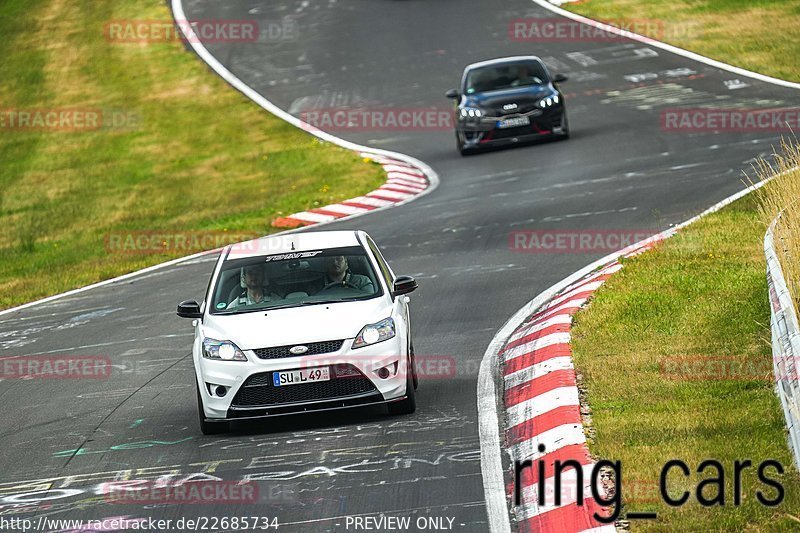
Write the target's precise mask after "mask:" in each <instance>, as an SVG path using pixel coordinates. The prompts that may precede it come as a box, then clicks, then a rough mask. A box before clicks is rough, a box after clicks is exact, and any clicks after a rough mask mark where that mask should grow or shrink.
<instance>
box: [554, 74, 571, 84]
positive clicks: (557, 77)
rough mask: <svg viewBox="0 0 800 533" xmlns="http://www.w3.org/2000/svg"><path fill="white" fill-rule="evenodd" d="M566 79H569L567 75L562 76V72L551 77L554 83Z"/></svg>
mask: <svg viewBox="0 0 800 533" xmlns="http://www.w3.org/2000/svg"><path fill="white" fill-rule="evenodd" d="M568 79H569V78H568V77H566V76H564V75H563V74H556V75H555V76H554V77H553V82H554V83H561V82H562V81H567V80H568Z"/></svg>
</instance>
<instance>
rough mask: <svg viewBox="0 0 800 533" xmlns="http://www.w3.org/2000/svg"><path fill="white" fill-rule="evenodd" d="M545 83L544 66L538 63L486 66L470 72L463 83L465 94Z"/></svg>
mask: <svg viewBox="0 0 800 533" xmlns="http://www.w3.org/2000/svg"><path fill="white" fill-rule="evenodd" d="M546 82H547V73H546V71H545V69H544V66H543V65H542V64H541V63H539V62H538V61H533V60H530V61H520V62H515V63H502V64H499V65H488V66H485V67H478V68H474V69H472V70H470V71H469V72H468V73H467V78H466V80H465V83H464V87H465V89H464V92H465V93H466V94H474V93H482V92H488V91H500V90H503V89H513V88H515V87H528V86H532V85H542V84H543V83H546Z"/></svg>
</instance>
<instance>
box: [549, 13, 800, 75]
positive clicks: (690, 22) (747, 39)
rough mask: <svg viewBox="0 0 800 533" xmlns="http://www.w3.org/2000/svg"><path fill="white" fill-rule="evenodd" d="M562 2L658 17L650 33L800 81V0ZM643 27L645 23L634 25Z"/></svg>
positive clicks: (617, 16) (615, 16) (610, 16)
mask: <svg viewBox="0 0 800 533" xmlns="http://www.w3.org/2000/svg"><path fill="white" fill-rule="evenodd" d="M562 7H564V8H566V9H569V10H570V11H573V12H575V13H579V14H581V15H584V16H587V17H590V18H593V19H596V20H607V21H610V22H612V23H613V22H614V21H620V20H632V19H633V20H637V19H638V20H640V21H643V20H650V21H658V22H659V23H660V24H659V25H658V26H656V27H658V28H659V29H658V30H656V31H655V32H654V33H653V32H651V34H650V35H648V36H649V37H653V38H656V39H659V40H663V41H666V42H668V43H670V44H674V45H676V46H680V47H681V48H685V49H687V50H692V51H693V52H698V53H700V54H703V55H706V56H708V57H711V58H714V59H717V60H720V61H724V62H726V63H731V64H733V65H736V66H739V67H743V68H746V69H748V70H753V71H755V72H759V73H762V74H767V75H769V76H775V77H777V78H781V79H786V80H793V81H800V64H798V62H797V58H798V57H800V25H799V24H797V21H798V18H799V17H800V2H797V0H755V1H749V0H678V1H674V0H584V1H583V2H581V3H577V4H564V5H563V6H562ZM617 25H619V24H617ZM640 27H641V28H643V27H645V24H643V23H640V24H637V25H634V26H633V28H632V29H634V31H636V30H635V28H640ZM637 33H639V32H638V31H637Z"/></svg>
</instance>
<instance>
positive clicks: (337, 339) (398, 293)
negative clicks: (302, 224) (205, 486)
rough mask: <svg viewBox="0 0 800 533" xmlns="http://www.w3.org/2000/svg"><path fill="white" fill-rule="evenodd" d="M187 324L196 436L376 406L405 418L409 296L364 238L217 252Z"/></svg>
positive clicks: (296, 238)
mask: <svg viewBox="0 0 800 533" xmlns="http://www.w3.org/2000/svg"><path fill="white" fill-rule="evenodd" d="M208 287H209V289H208V291H207V294H206V297H205V300H204V301H203V302H202V304H198V303H197V302H195V301H185V302H181V304H180V305H178V316H181V317H184V318H194V319H196V320H195V321H194V327H195V338H194V347H193V356H194V367H195V374H196V377H197V401H198V410H199V414H200V427H201V429H202V431H203V433H206V434H212V433H220V432H224V431H227V429H228V427H229V422H230V421H231V420H240V419H248V418H258V417H265V416H274V415H282V414H290V413H298V412H312V411H324V410H330V409H341V408H345V407H356V406H362V405H369V404H377V403H385V404H387V407H388V409H389V413H390V414H407V413H413V412H414V410H415V407H416V406H415V400H414V389H415V388H416V385H417V378H416V375H415V372H414V365H413V356H414V349H413V344H412V342H411V324H410V322H409V314H408V301H409V298H408V296H405V295H406V294H408V293H410V292H412V291H413V290H415V289H416V288H417V283H416V281H414V279H413V278H411V277H409V276H395V275H394V273H393V272H392V269H391V268H390V267H389V265H388V264H387V263H386V261H385V260H384V258H383V256H382V255H381V253H380V251H379V250H378V247H377V246H376V245H375V243H374V242H373V241H372V239H371V238H370V237H369V235H367V234H366V233H365V232H363V231H320V232H308V233H296V234H290V235H282V236H276V237H263V238H261V239H255V240H252V241H247V242H244V243H238V244H234V245H231V246H227V247H226V248H225V249H223V251H222V253H221V254H220V257H219V260H218V261H217V263H216V266H215V268H214V273H213V275H212V277H211V281H210V283H209V285H208Z"/></svg>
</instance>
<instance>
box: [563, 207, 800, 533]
mask: <svg viewBox="0 0 800 533" xmlns="http://www.w3.org/2000/svg"><path fill="white" fill-rule="evenodd" d="M764 231H765V227H764V225H763V223H762V222H761V219H760V217H759V213H758V211H757V209H756V199H755V198H754V197H753V195H750V196H748V197H746V198H744V199H742V200H739V201H738V202H736V203H734V204H732V205H731V206H729V207H727V208H725V209H724V210H722V211H720V212H718V213H716V214H713V215H710V216H708V217H705V218H703V219H702V220H700V221H699V222H697V223H696V224H694V225H692V226H690V227H689V228H687V229H685V230H683V231H682V232H681V233H680V234H679V235H677V236H676V237H673V238H672V239H669V240H667V241H666V242H665V243H663V244H661V245H660V246H659V247H658V248H656V249H655V250H653V251H650V252H647V253H645V254H643V255H641V256H639V257H637V258H634V259H630V260H626V261H625V267H624V268H623V269H622V270H621V271H620V272H619V273H617V274H615V275H614V276H613V277H612V278H611V279H610V280H609V281H608V282H607V283H606V284H605V285H604V286H603V287H602V288H601V289H600V290H599V291H598V293H597V295H596V297H595V298H594V300H593V301H592V303H591V305H590V306H589V307H588V308H587V309H585V310H582V311H580V312H579V313H578V315H577V317H576V326H575V328H574V330H573V349H574V354H575V361H576V367H577V368H578V369H579V371H580V373H581V374H582V387H584V388H585V389H586V390H587V401H588V404H589V405H590V406H591V408H592V425H593V427H594V428H595V430H596V434H595V436H594V438H593V440H592V441H591V442H590V450H591V451H592V453H594V454H596V455H597V456H599V457H603V458H608V459H612V460H620V461H621V462H622V469H623V495H624V494H625V483H626V482H627V484H628V485H629V486H634V487H636V486H639V487H650V488H651V489H652V487H653V486H657V483H658V479H659V478H658V476H659V472H660V470H661V468H662V466H663V465H664V464H665V463H666V462H667V461H668V460H670V459H673V458H678V459H681V460H683V461H684V462H686V463H687V464H688V465H690V468H692V469H693V473H692V476H691V477H690V478H688V479H687V480H686V481H683V480H682V477H681V476H679V475H673V476H671V477H670V487H673V488H674V491H673V492H671V494H673V495H678V494H680V493H681V492H682V490H681V489H684V488H685V489H688V490H690V491H693V490H694V487H696V486H697V484H698V482H699V480H700V479H702V478H704V477H708V476H707V475H703V476H698V475H697V474H696V473H695V472H694V470H696V468H697V466H698V465H699V464H700V463H701V462H702V461H703V460H705V459H716V460H718V461H720V462H721V463H722V464H723V465H724V467H725V469H726V476H727V477H726V480H725V487H726V489H725V490H726V498H727V502H726V505H725V506H724V507H713V508H704V507H702V506H700V505H699V503H698V502H697V501H696V499H695V498H694V496H693V497H692V498H691V499H690V501H689V502H688V503H687V504H686V505H684V506H682V507H679V508H670V507H668V506H667V505H666V504H662V503H657V502H656V503H653V502H647V501H641V500H648V499H658V493H657V491H656V490H651V491H650V493H646V494H640V493H638V492H637V497H635V498H633V499H632V500H629V501H628V503H627V505H626V511H631V510H633V511H643V510H652V511H657V512H658V515H659V518H658V520H657V521H652V522H650V521H637V522H634V523H632V529H633V530H634V531H789V530H795V531H796V530H798V529H799V528H800V520H797V519H796V518H792V517H798V516H800V490H798V489H800V484H799V483H798V482H799V481H800V477H798V474H797V472H796V470H794V468H793V467H792V460H791V457H790V453H789V449H788V446H787V441H786V434H785V429H784V426H785V421H784V417H783V411H782V410H781V407H780V402H779V400H778V398H777V396H776V395H775V392H774V390H773V386H772V382H771V373H770V369H771V357H772V356H771V349H770V330H769V307H768V306H769V300H768V297H767V287H766V279H765V260H764V255H763V250H762V242H763V236H764ZM686 358H691V360H693V361H695V362H700V363H701V364H702V363H703V362H705V361H708V360H709V359H713V358H717V360H719V359H720V358H724V359H725V360H730V361H734V362H735V363H736V364H738V365H741V366H738V367H736V368H739V369H742V368H744V369H755V371H752V370H746V371H745V373H744V374H743V375H737V376H736V377H737V379H704V378H703V376H713V375H714V374H715V371H714V370H713V367H707V368H708V370H707V371H706V372H704V373H703V374H702V375H696V374H695V375H693V376H692V379H683V378H682V377H681V376H680V375H676V373H675V371H674V369H675V366H674V365H672V364H671V362H674V361H676V359H686ZM681 368H686V367H681ZM695 368H697V367H695ZM762 372H763V373H762ZM754 373H755V374H756V375H752V374H754ZM737 459H742V460H743V459H750V460H751V461H752V462H753V464H755V465H758V464H759V463H760V462H762V461H764V460H766V459H776V460H778V461H779V462H780V463H782V464H783V465H784V466H785V467H786V468H787V473H786V475H784V476H782V478H781V479H782V481H781V482H782V484H783V486H784V488H785V490H786V499H785V501H784V503H783V504H782V505H780V506H778V507H774V508H769V507H764V506H762V505H760V504H759V503H758V502H757V500H756V491H757V490H762V491H764V492H765V493H766V494H767V495H768V496H769V497H773V496H774V492H772V491H771V489H769V488H768V487H767V486H765V485H762V484H761V483H760V482H759V481H758V479H757V475H756V473H755V469H750V470H749V471H746V472H745V474H743V485H742V494H743V495H744V500H743V503H742V505H741V506H738V507H736V506H734V505H733V504H732V501H733V479H732V474H733V462H734V461H735V460H737ZM770 475H772V474H770ZM654 484H655V485H654ZM707 490H708V489H707ZM645 492H647V491H645ZM706 494H707V495H708V494H709V493H706ZM637 499H638V500H640V501H636V500H637Z"/></svg>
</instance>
